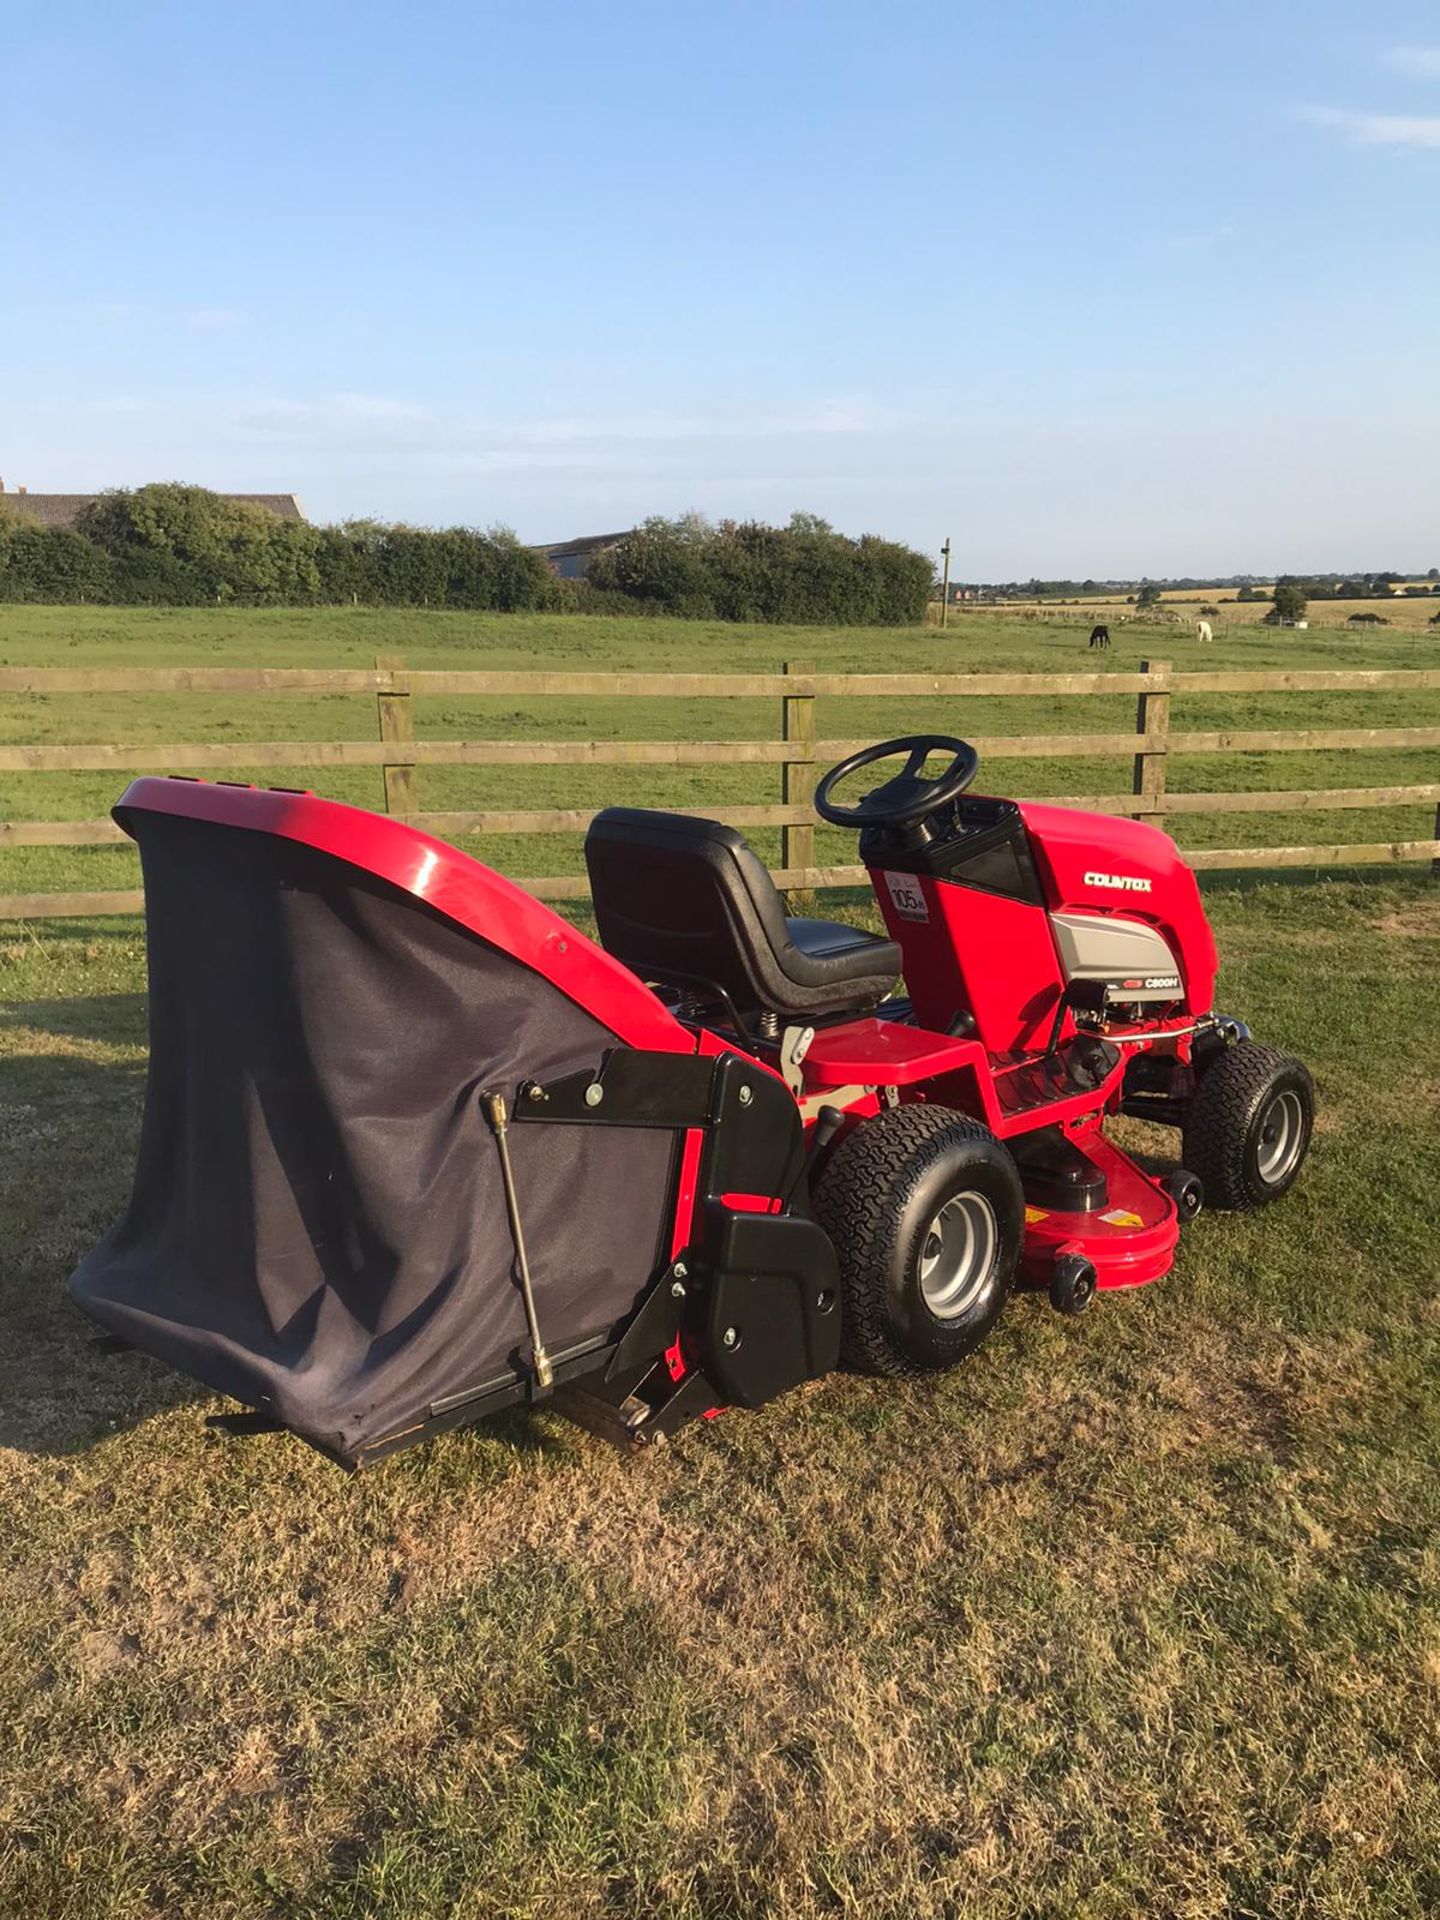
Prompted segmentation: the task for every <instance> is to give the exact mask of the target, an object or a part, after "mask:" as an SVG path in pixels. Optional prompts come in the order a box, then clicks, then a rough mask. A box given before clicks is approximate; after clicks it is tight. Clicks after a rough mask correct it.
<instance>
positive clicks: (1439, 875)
mask: <svg viewBox="0 0 1440 1920" xmlns="http://www.w3.org/2000/svg"><path fill="white" fill-rule="evenodd" d="M1430 837H1431V838H1432V839H1433V840H1440V801H1437V802H1436V806H1435V825H1434V828H1433V830H1432V832H1431V836H1430ZM1430 878H1431V879H1432V880H1440V853H1437V854H1436V856H1435V858H1434V859H1433V860H1432V861H1431V862H1430Z"/></svg>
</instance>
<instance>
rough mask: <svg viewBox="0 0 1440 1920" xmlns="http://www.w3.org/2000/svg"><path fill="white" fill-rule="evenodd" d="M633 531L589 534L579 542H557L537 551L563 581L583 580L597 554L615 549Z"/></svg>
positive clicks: (538, 548)
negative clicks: (587, 568)
mask: <svg viewBox="0 0 1440 1920" xmlns="http://www.w3.org/2000/svg"><path fill="white" fill-rule="evenodd" d="M632 531H633V529H631V528H629V527H627V528H626V529H625V531H624V532H623V533H587V534H585V535H584V536H583V537H582V538H581V539H579V540H557V541H555V542H554V544H553V545H551V546H548V547H537V548H536V549H535V551H536V552H537V553H538V554H539V555H540V556H541V558H542V559H543V560H544V561H545V563H546V565H547V566H548V567H549V568H550V571H551V572H552V573H554V574H558V575H559V577H560V578H561V579H562V580H583V579H584V578H585V569H586V567H587V566H589V564H590V561H591V559H592V558H593V556H594V555H595V554H597V553H604V552H605V550H606V548H607V547H615V546H618V545H619V544H620V542H621V541H622V540H626V539H628V538H629V536H630V533H631V532H632Z"/></svg>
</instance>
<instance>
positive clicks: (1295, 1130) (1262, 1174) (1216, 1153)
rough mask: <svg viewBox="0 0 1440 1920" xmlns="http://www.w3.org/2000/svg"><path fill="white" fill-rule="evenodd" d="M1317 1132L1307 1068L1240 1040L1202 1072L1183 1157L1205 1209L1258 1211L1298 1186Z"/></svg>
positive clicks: (1187, 1124)
mask: <svg viewBox="0 0 1440 1920" xmlns="http://www.w3.org/2000/svg"><path fill="white" fill-rule="evenodd" d="M1314 1127H1315V1085H1314V1082H1313V1081H1312V1080H1311V1078H1310V1075H1309V1072H1308V1071H1307V1069H1306V1067H1305V1065H1304V1063H1303V1062H1302V1061H1299V1060H1297V1059H1296V1058H1295V1056H1294V1055H1293V1054H1289V1053H1281V1052H1280V1051H1279V1050H1278V1048H1275V1047H1262V1046H1261V1045H1260V1044H1259V1042H1258V1041H1255V1040H1237V1041H1236V1042H1235V1044H1234V1045H1233V1046H1230V1047H1227V1048H1226V1049H1225V1051H1224V1052H1223V1053H1222V1054H1220V1055H1219V1057H1218V1058H1216V1059H1215V1060H1213V1061H1212V1062H1211V1063H1210V1065H1209V1066H1207V1067H1206V1068H1205V1069H1204V1071H1203V1072H1202V1074H1201V1075H1200V1082H1199V1085H1198V1086H1197V1087H1196V1089H1195V1092H1194V1094H1193V1095H1192V1096H1191V1100H1190V1107H1189V1111H1188V1113H1187V1114H1186V1116H1185V1126H1184V1132H1183V1143H1182V1152H1181V1158H1182V1159H1183V1161H1184V1164H1185V1165H1186V1166H1187V1167H1188V1168H1189V1169H1190V1171H1191V1172H1192V1173H1195V1174H1198V1175H1199V1177H1200V1182H1201V1185H1202V1187H1203V1189H1204V1193H1205V1204H1206V1205H1207V1206H1210V1207H1219V1208H1221V1209H1222V1210H1223V1211H1225V1212H1229V1213H1253V1212H1254V1211H1255V1210H1256V1208H1258V1207H1265V1206H1268V1205H1269V1204H1270V1202H1271V1201H1272V1200H1278V1199H1279V1198H1280V1195H1281V1194H1282V1193H1285V1192H1287V1191H1288V1190H1289V1188H1291V1187H1292V1186H1294V1184H1295V1181H1296V1179H1297V1178H1298V1177H1299V1173H1300V1169H1301V1167H1302V1166H1303V1165H1304V1163H1305V1156H1306V1154H1307V1153H1308V1152H1309V1151H1310V1136H1311V1134H1312V1132H1313V1131H1314Z"/></svg>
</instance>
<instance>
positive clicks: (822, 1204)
mask: <svg viewBox="0 0 1440 1920" xmlns="http://www.w3.org/2000/svg"><path fill="white" fill-rule="evenodd" d="M814 1204H815V1214H816V1218H817V1219H818V1220H819V1222H820V1224H821V1226H822V1227H824V1229H825V1231H826V1232H827V1233H828V1234H829V1236H830V1238H831V1240H832V1241H833V1242H834V1246H835V1251H836V1254H837V1256H838V1258H839V1263H840V1287H841V1348H840V1351H841V1358H842V1359H843V1361H844V1362H845V1364H846V1365H848V1366H850V1367H853V1368H856V1369H857V1370H859V1371H860V1372H863V1373H878V1374H889V1375H901V1374H913V1373H932V1372H938V1371H940V1370H942V1369H944V1368H946V1367H953V1366H954V1365H956V1363H957V1362H958V1361H960V1360H963V1359H964V1358H965V1356H966V1354H968V1353H971V1352H973V1351H974V1349H975V1348H976V1347H977V1346H979V1344H980V1342H981V1341H982V1340H983V1339H984V1338H985V1336H986V1334H987V1333H989V1331H990V1329H991V1328H992V1327H993V1326H994V1325H995V1322H996V1321H997V1320H998V1319H999V1318H1000V1315H1001V1312H1002V1311H1003V1309H1004V1306H1005V1301H1006V1299H1007V1297H1008V1296H1009V1293H1010V1288H1011V1286H1012V1284H1013V1282H1014V1278H1015V1268H1016V1265H1017V1263H1018V1261H1019V1258H1020V1245H1021V1240H1022V1237H1023V1234H1024V1229H1025V1199H1024V1195H1023V1194H1022V1192H1021V1189H1020V1175H1019V1172H1018V1171H1017V1169H1016V1166H1015V1162H1014V1161H1013V1160H1012V1159H1011V1157H1010V1155H1009V1154H1008V1153H1007V1152H1006V1151H1005V1149H1004V1147H1002V1146H1001V1144H1000V1142H999V1141H998V1140H997V1139H996V1138H995V1136H994V1134H992V1133H991V1132H990V1131H989V1129H988V1128H987V1127H983V1126H981V1125H980V1124H979V1122H978V1121H975V1120H970V1119H968V1118H966V1116H965V1115H963V1114H959V1113H955V1112H953V1111H951V1110H950V1109H948V1108H945V1107H930V1106H907V1107H894V1108H891V1109H890V1110H889V1111H888V1112H885V1113H881V1114H878V1115H877V1116H876V1117H875V1118H874V1119H873V1120H868V1121H866V1122H865V1123H864V1124H863V1125H862V1126H860V1127H857V1128H856V1129H855V1131H854V1132H853V1133H852V1134H850V1135H849V1137H848V1138H847V1139H845V1140H843V1141H841V1143H840V1145H839V1146H838V1147H837V1148H836V1149H835V1151H834V1152H833V1153H832V1154H831V1156H830V1158H829V1160H828V1161H827V1162H826V1165H825V1170H824V1172H823V1173H822V1174H821V1176H820V1179H819V1181H818V1182H817V1184H816V1187H815V1192H814Z"/></svg>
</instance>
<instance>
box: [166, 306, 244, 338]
mask: <svg viewBox="0 0 1440 1920" xmlns="http://www.w3.org/2000/svg"><path fill="white" fill-rule="evenodd" d="M180 319H181V321H182V323H183V324H184V325H185V326H187V327H189V328H190V330H191V332H192V333H229V332H230V330H231V328H232V327H243V326H244V324H245V316H244V314H243V313H241V312H240V311H239V309H238V308H236V307H182V308H181V310H180Z"/></svg>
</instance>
